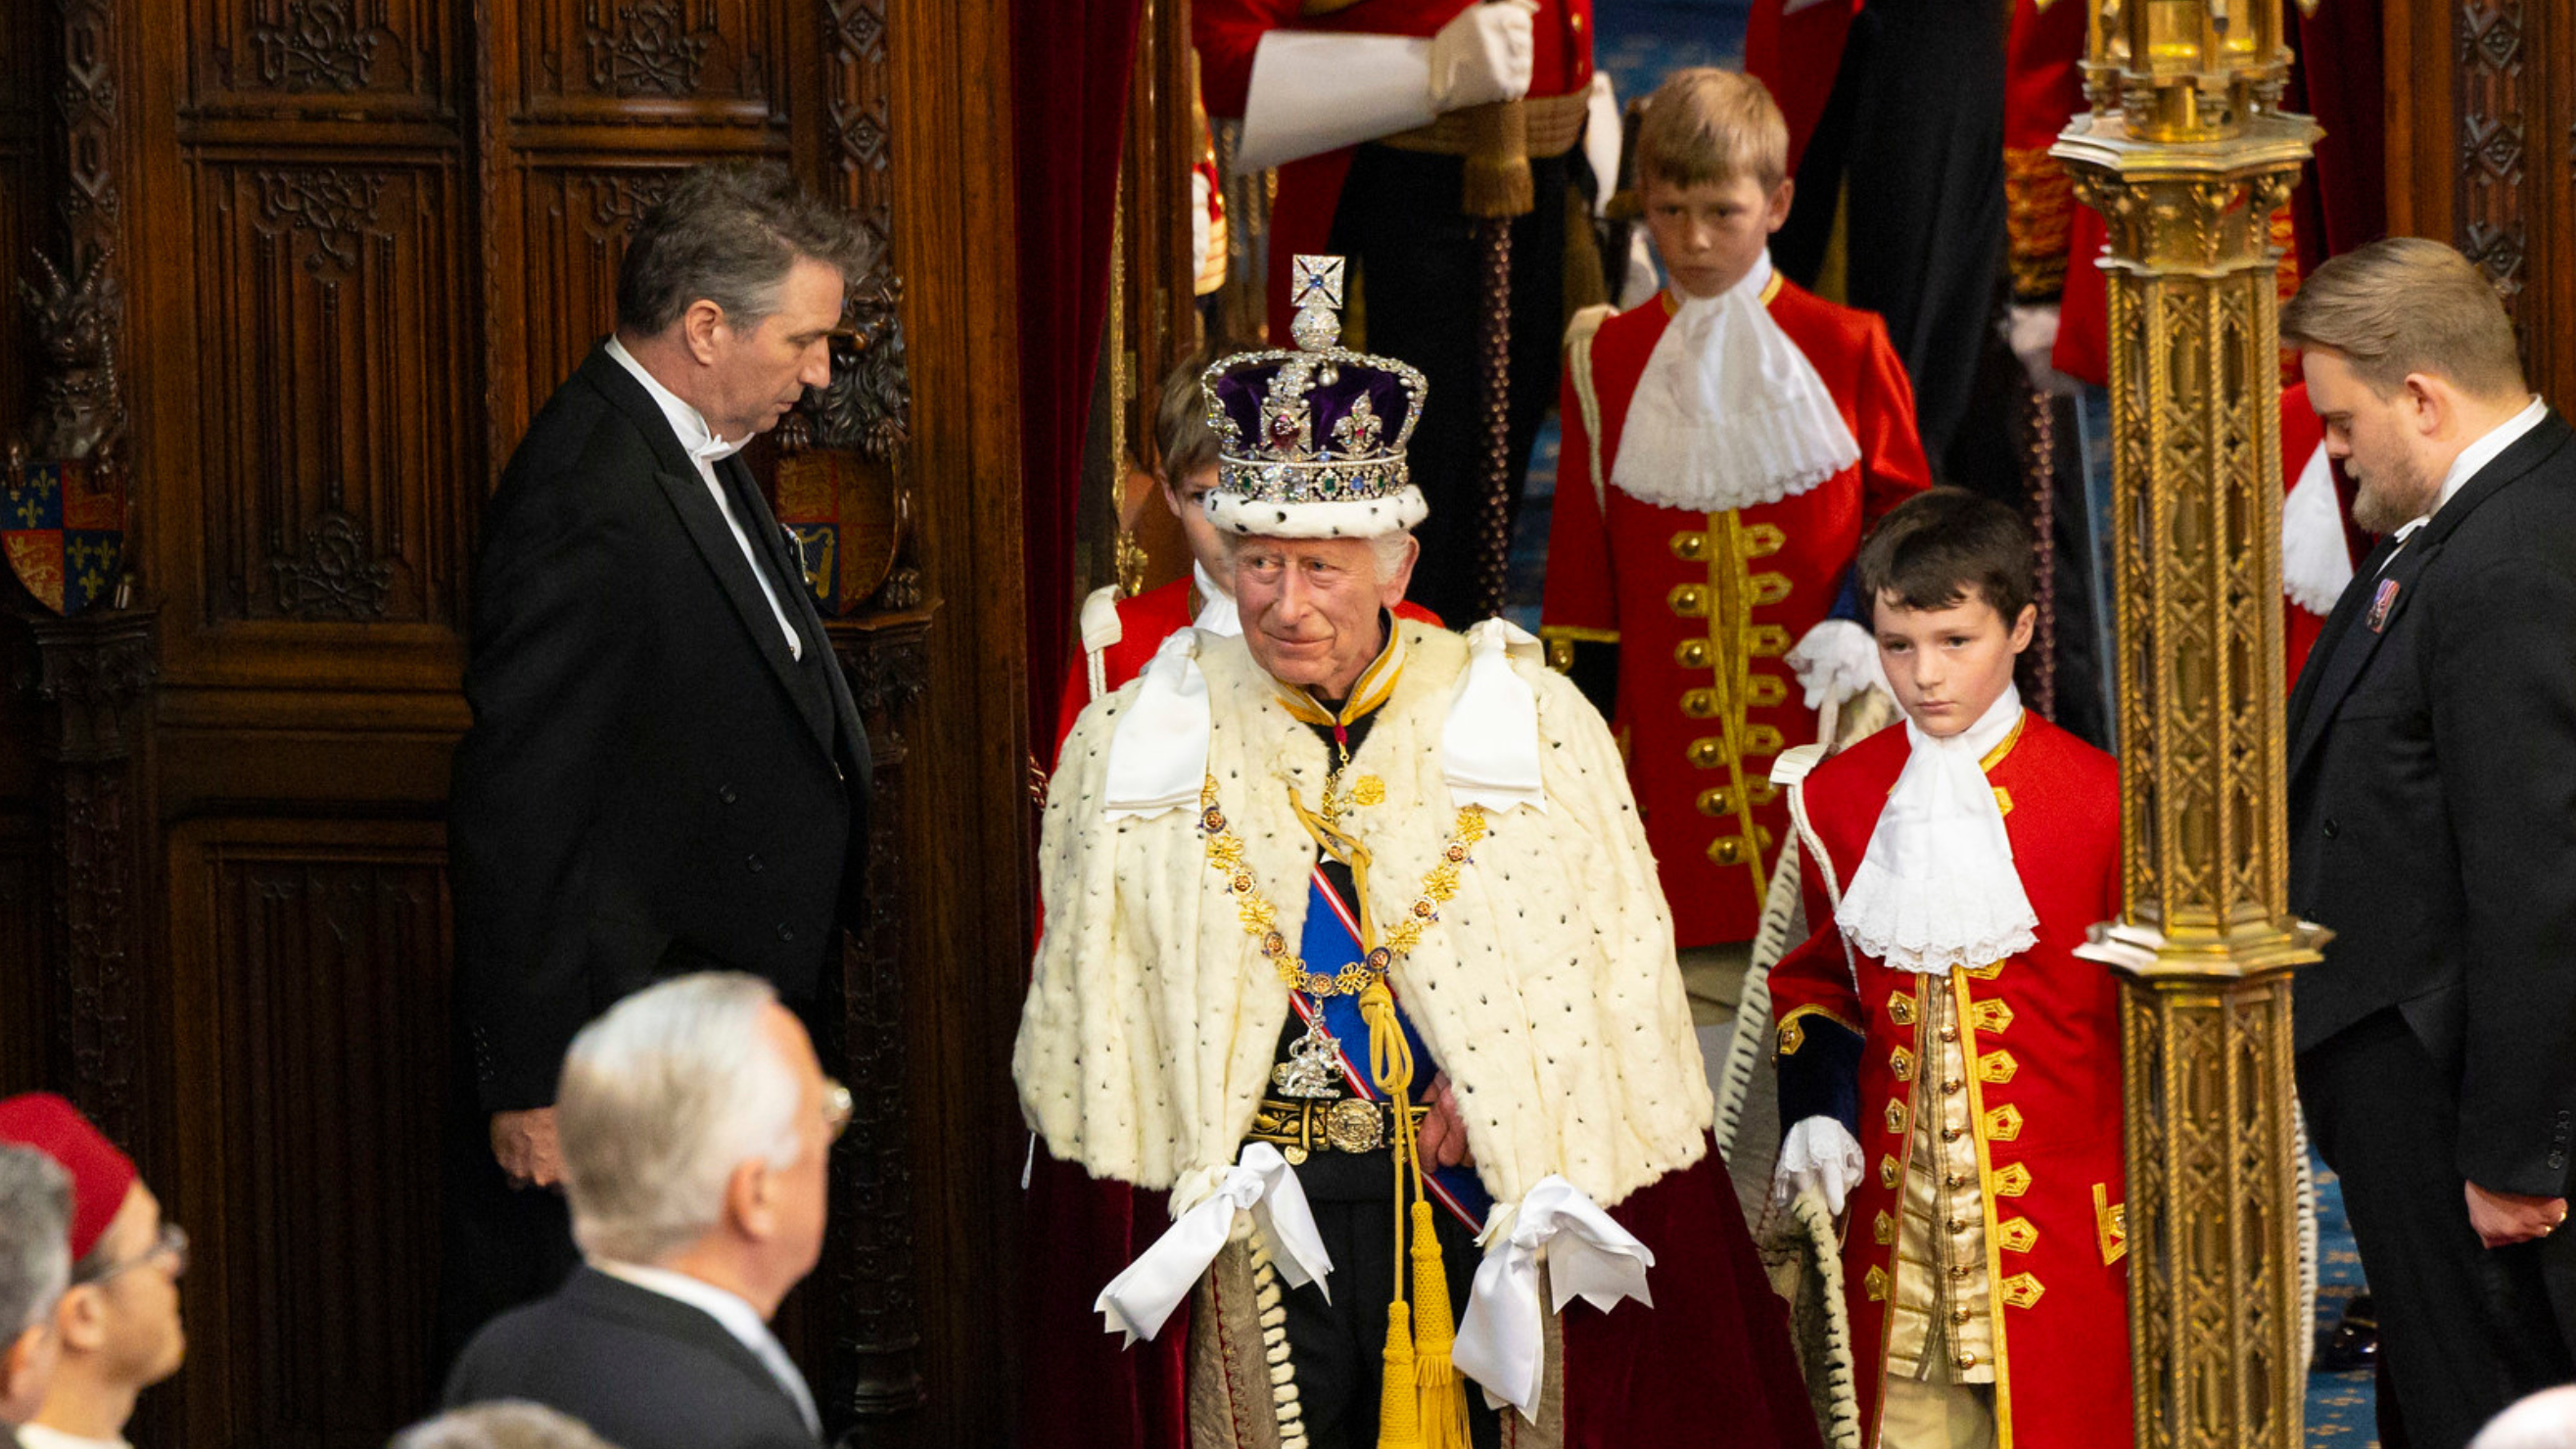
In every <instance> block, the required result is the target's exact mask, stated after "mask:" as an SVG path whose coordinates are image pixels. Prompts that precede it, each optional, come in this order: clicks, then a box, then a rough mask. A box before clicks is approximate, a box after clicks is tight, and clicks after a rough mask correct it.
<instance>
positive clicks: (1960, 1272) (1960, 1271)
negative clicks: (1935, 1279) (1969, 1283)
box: [1950, 1268, 1968, 1278]
mask: <svg viewBox="0 0 2576 1449" xmlns="http://www.w3.org/2000/svg"><path fill="white" fill-rule="evenodd" d="M1950 1276H1951V1277H1953V1278H1965V1277H1967V1276H1968V1270H1967V1269H1965V1268H1952V1269H1951V1270H1950Z"/></svg>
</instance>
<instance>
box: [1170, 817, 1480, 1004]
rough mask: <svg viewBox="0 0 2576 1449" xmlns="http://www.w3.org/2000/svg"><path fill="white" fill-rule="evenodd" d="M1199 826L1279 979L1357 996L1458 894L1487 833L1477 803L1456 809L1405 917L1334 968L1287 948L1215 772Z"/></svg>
mask: <svg viewBox="0 0 2576 1449" xmlns="http://www.w3.org/2000/svg"><path fill="white" fill-rule="evenodd" d="M1199 829H1200V830H1201V831H1202V832H1203V833H1204V834H1205V835H1206V836H1207V859H1208V867H1209V868H1210V869H1212V870H1214V871H1215V872H1216V873H1217V874H1218V875H1219V876H1221V877H1223V878H1224V880H1225V885H1226V889H1227V890H1228V891H1231V892H1232V893H1233V894H1234V896H1235V914H1236V916H1237V918H1238V919H1240V920H1241V921H1242V922H1243V930H1244V934H1245V935H1248V936H1252V937H1254V938H1256V939H1258V940H1259V941H1260V942H1261V954H1262V956H1263V957H1264V958H1266V959H1267V960H1268V961H1269V962H1270V963H1271V965H1272V966H1273V968H1274V969H1276V970H1277V971H1278V973H1279V980H1280V981H1281V983H1282V984H1284V985H1286V986H1287V987H1288V988H1289V989H1290V990H1292V991H1303V992H1306V993H1308V994H1309V995H1313V996H1357V995H1359V994H1360V993H1361V992H1363V991H1366V990H1367V989H1368V988H1369V983H1371V982H1373V981H1376V980H1377V979H1379V978H1380V977H1382V976H1384V975H1386V973H1387V971H1388V970H1389V969H1390V968H1391V967H1392V966H1394V964H1395V958H1396V957H1397V956H1400V955H1402V954H1404V953H1405V952H1408V951H1410V950H1412V949H1413V948H1414V946H1415V945H1416V944H1418V943H1419V942H1420V941H1421V940H1422V930H1423V928H1424V927H1425V926H1428V925H1430V924H1431V923H1432V922H1433V921H1436V920H1438V919H1439V918H1440V907H1441V906H1442V905H1443V904H1444V903H1446V902H1447V901H1448V900H1449V899H1450V898H1451V897H1452V896H1455V895H1456V894H1457V893H1458V872H1459V869H1460V868H1461V867H1463V866H1465V865H1466V864H1467V863H1468V860H1469V858H1470V856H1471V854H1472V852H1473V851H1474V849H1475V845H1476V842H1477V841H1479V840H1482V839H1484V838H1485V831H1486V824H1485V808H1484V807H1483V806H1481V805H1470V806H1468V807H1466V808H1465V809H1463V810H1461V811H1459V812H1458V823H1457V826H1456V828H1455V829H1453V830H1452V831H1451V832H1450V835H1449V843H1448V844H1447V845H1445V846H1443V847H1442V848H1441V851H1440V862H1439V864H1437V865H1434V866H1433V867H1432V868H1431V870H1430V872H1429V873H1428V874H1426V875H1424V876H1423V878H1422V893H1421V894H1420V895H1418V896H1416V897H1414V900H1413V904H1412V906H1411V907H1409V908H1408V909H1407V910H1406V911H1405V913H1404V916H1403V918H1402V919H1401V920H1399V921H1398V922H1397V923H1396V926H1395V928H1394V929H1393V930H1391V931H1389V932H1387V935H1386V940H1385V941H1384V942H1383V943H1381V944H1380V945H1378V946H1377V947H1375V948H1374V949H1372V950H1371V951H1370V952H1369V953H1368V960H1367V961H1366V962H1359V961H1353V962H1351V963H1350V964H1348V965H1346V966H1344V967H1343V968H1342V969H1341V970H1339V971H1335V972H1323V971H1309V970H1307V969H1306V962H1305V960H1304V958H1302V957H1300V956H1299V955H1298V954H1297V953H1296V952H1294V951H1291V950H1290V949H1288V938H1287V937H1286V936H1284V935H1282V934H1281V933H1280V931H1279V908H1278V907H1277V906H1276V905H1273V904H1272V903H1271V902H1270V900H1269V899H1268V898H1267V897H1265V896H1263V895H1262V894H1261V892H1260V891H1259V890H1258V889H1256V888H1255V886H1254V882H1253V879H1252V871H1251V870H1250V868H1248V867H1246V866H1245V865H1244V863H1243V841H1242V840H1241V839H1240V838H1238V837H1237V836H1236V835H1235V834H1234V832H1233V831H1232V830H1231V829H1229V828H1228V826H1227V823H1226V818H1225V811H1224V810H1222V809H1220V808H1219V807H1218V805H1217V798H1216V777H1215V776H1213V775H1211V776H1209V777H1208V780H1207V783H1206V784H1205V785H1204V786H1202V787H1201V788H1200V790H1199Z"/></svg>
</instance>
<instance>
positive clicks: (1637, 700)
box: [1539, 68, 1930, 1024]
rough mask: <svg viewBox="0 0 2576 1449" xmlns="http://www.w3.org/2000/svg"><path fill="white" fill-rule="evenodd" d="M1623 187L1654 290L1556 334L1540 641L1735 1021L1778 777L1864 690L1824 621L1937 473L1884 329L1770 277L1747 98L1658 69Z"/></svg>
mask: <svg viewBox="0 0 2576 1449" xmlns="http://www.w3.org/2000/svg"><path fill="white" fill-rule="evenodd" d="M1637 175H1638V179H1639V182H1640V185H1641V187H1642V189H1643V193H1644V201H1645V211H1646V226H1647V229H1648V231H1649V232H1650V233H1652V235H1653V237H1654V241H1655V250H1656V254H1657V255H1658V257H1659V258H1660V259H1661V260H1662V263H1663V267H1664V271H1665V274H1666V277H1667V279H1668V283H1669V285H1668V287H1667V289H1666V290H1665V291H1664V292H1662V293H1660V294H1659V295H1657V296H1656V297H1655V298H1654V299H1653V300H1652V301H1649V302H1647V303H1646V304H1645V305H1643V306H1640V307H1635V308H1632V309H1630V310H1629V311H1627V312H1623V313H1621V314H1619V315H1618V316H1615V317H1610V318H1608V320H1606V321H1605V320H1601V318H1602V314H1603V312H1604V311H1606V309H1595V310H1593V311H1588V312H1586V313H1585V314H1584V315H1583V316H1582V317H1578V318H1577V319H1576V321H1575V325H1574V327H1573V329H1572V330H1571V332H1570V333H1569V336H1568V341H1567V366H1566V383H1565V392H1564V401H1563V412H1564V418H1565V442H1564V450H1563V453H1562V455H1561V458H1560V462H1559V464H1558V470H1559V471H1558V478H1559V481H1558V484H1557V489H1556V508H1555V513H1554V516H1553V521H1552V523H1551V526H1550V532H1549V537H1548V559H1547V591H1546V600H1545V603H1544V606H1543V608H1542V610H1541V613H1540V618H1541V621H1542V624H1541V628H1540V630H1539V633H1540V635H1541V637H1542V638H1544V639H1545V640H1546V641H1547V647H1548V658H1549V661H1550V662H1551V663H1553V664H1555V665H1556V666H1557V667H1558V668H1560V669H1564V670H1566V671H1567V672H1568V673H1570V674H1571V675H1572V676H1573V678H1574V681H1575V683H1576V684H1577V685H1578V686H1580V687H1581V688H1582V689H1583V691H1584V693H1585V695H1586V696H1587V697H1589V698H1590V699H1591V700H1592V702H1593V704H1594V705H1595V706H1596V707H1597V708H1599V709H1600V710H1601V712H1602V713H1603V714H1605V715H1608V716H1609V717H1610V720H1611V723H1612V726H1613V728H1614V729H1616V730H1617V732H1618V734H1619V736H1620V742H1621V744H1622V745H1623V746H1625V748H1626V754H1627V762H1628V778H1629V781H1630V783H1631V785H1633V786H1634V788H1635V790H1636V795H1637V810H1638V813H1639V815H1640V817H1641V818H1642V819H1643V820H1644V821H1645V826H1646V839H1647V840H1648V841H1649V842H1650V843H1651V844H1652V845H1653V847H1654V852H1655V859H1656V862H1657V865H1658V871H1659V873H1660V875H1661V877H1662V881H1663V887H1664V894H1665V896H1666V897H1667V898H1668V899H1670V900H1671V902H1672V908H1673V929H1674V936H1675V940H1676V942H1677V943H1678V944H1679V946H1680V947H1681V948H1682V969H1683V976H1684V979H1685V981H1686V982H1688V983H1689V985H1690V986H1691V990H1692V994H1693V995H1694V996H1695V997H1699V998H1703V999H1709V998H1713V999H1715V1000H1718V1001H1730V1000H1731V999H1732V997H1733V994H1734V990H1735V987H1734V985H1733V983H1732V982H1731V981H1730V980H1728V978H1729V977H1730V976H1732V975H1735V974H1737V973H1740V972H1741V970H1742V967H1743V963H1744V960H1745V957H1746V956H1747V955H1748V954H1749V953H1748V950H1747V945H1746V943H1749V942H1750V941H1751V940H1752V938H1753V935H1754V930H1755V927H1756V926H1757V924H1758V923H1759V921H1760V919H1761V911H1762V902H1763V899H1764V896H1765V894H1766V891H1767V889H1768V885H1769V880H1770V873H1771V869H1772V867H1773V866H1774V865H1776V864H1777V863H1778V860H1779V853H1780V850H1781V848H1782V847H1783V846H1784V845H1785V844H1786V843H1787V838H1788V817H1787V815H1786V813H1785V812H1784V811H1783V809H1782V806H1781V802H1780V799H1779V797H1778V794H1777V792H1776V791H1775V790H1774V789H1773V788H1772V786H1771V784H1770V782H1769V780H1768V778H1767V776H1768V775H1769V773H1770V769H1771V763H1772V761H1773V759H1775V758H1776V757H1777V756H1778V755H1779V753H1780V752H1781V751H1782V750H1784V749H1787V748H1790V747H1792V746H1796V745H1801V744H1804V743H1806V742H1807V741H1809V740H1813V739H1815V738H1817V737H1818V725H1819V723H1820V720H1819V710H1820V709H1821V710H1822V711H1823V712H1824V713H1825V715H1826V716H1828V717H1830V716H1832V715H1834V714H1835V713H1837V712H1838V710H1839V706H1840V703H1841V701H1842V700H1843V699H1845V698H1847V697H1849V695H1850V694H1852V693H1854V692H1856V691H1857V690H1859V689H1860V688H1863V687H1865V686H1866V685H1868V684H1870V683H1872V682H1874V681H1872V680H1871V679H1870V673H1871V670H1872V665H1871V659H1872V657H1873V654H1872V651H1871V649H1870V647H1869V642H1868V637H1867V635H1866V633H1865V632H1864V631H1863V630H1862V629H1860V628H1859V627H1857V626H1856V625H1854V624H1853V623H1852V622H1851V621H1849V620H1848V619H1835V618H1832V617H1830V616H1831V615H1832V613H1833V610H1834V604H1835V602H1836V599H1837V596H1838V595H1839V594H1840V592H1841V591H1842V589H1843V585H1844V575H1845V573H1846V572H1847V571H1848V570H1849V568H1850V567H1851V560H1852V554H1853V552H1854V550H1856V549H1858V548H1859V547H1860V541H1861V536H1862V534H1863V533H1864V532H1865V531H1866V530H1867V528H1868V526H1869V525H1870V524H1871V523H1873V522H1875V521H1876V520H1877V519H1878V518H1879V516H1880V515H1882V514H1884V513H1885V512H1887V510H1888V509H1890V508H1892V507H1894V506H1895V505H1896V504H1897V503H1899V502H1901V501H1903V500H1904V499H1905V498H1907V497H1909V496H1911V495H1912V494H1914V493H1916V492H1918V491H1919V490H1921V489H1922V488H1924V487H1925V486H1927V485H1928V484H1929V482H1930V470H1929V469H1928V467H1927V466H1926V465H1925V463H1924V459H1923V448H1922V445H1921V444H1920V443H1919V442H1917V441H1916V438H1915V434H1914V394H1913V389H1912V388H1911V387H1910V386H1909V384H1908V383H1907V381H1906V378H1905V372H1904V369H1903V368H1902V367H1901V366H1900V365H1899V363H1898V362H1897V357H1896V351H1895V349H1894V348H1893V347H1891V346H1890V345H1889V343H1888V339H1887V328H1886V326H1885V324H1883V323H1881V322H1880V321H1879V319H1878V318H1877V317H1875V316H1873V315H1871V314H1869V313H1866V312H1857V311H1853V310H1852V309H1850V308H1848V307H1841V306H1837V305H1835V304H1834V303H1831V302H1827V301H1823V300H1821V299H1819V298H1817V297H1815V296H1812V295H1810V294H1809V293H1807V292H1805V291H1803V290H1801V289H1800V288H1798V287H1797V286H1795V285H1793V284H1791V283H1789V282H1787V281H1786V280H1784V279H1783V278H1782V277H1781V276H1780V275H1779V274H1778V273H1776V272H1774V271H1773V270H1772V269H1771V261H1770V253H1769V242H1770V237H1771V233H1772V232H1774V231H1776V230H1778V229H1779V226H1780V224H1781V222H1782V221H1783V220H1784V219H1785V218H1786V217H1787V216H1788V214H1789V196H1790V190H1791V182H1790V180H1789V175H1788V130H1787V125H1786V123H1785V122H1784V121H1783V120H1782V119H1781V115H1780V108H1779V107H1778V106H1777V105H1775V104H1773V102H1772V99H1771V95H1770V92H1768V91H1766V90H1764V89H1763V87H1762V83H1761V82H1759V81H1756V80H1752V79H1749V78H1747V77H1745V76H1741V75H1737V74H1734V73H1732V72H1729V71H1722V70H1714V69H1707V68H1699V69H1692V70H1683V71H1677V72H1675V73H1674V74H1673V75H1672V76H1671V77H1669V78H1668V79H1666V80H1665V82H1664V84H1663V86H1662V87H1661V88H1660V89H1658V90H1657V91H1656V92H1655V94H1654V97H1653V99H1652V100H1650V101H1649V102H1648V103H1647V106H1646V113H1645V118H1644V120H1643V121H1642V122H1641V123H1640V126H1639V129H1638V135H1637ZM1703 1024H1706V1023H1705V1022H1704V1023H1703Z"/></svg>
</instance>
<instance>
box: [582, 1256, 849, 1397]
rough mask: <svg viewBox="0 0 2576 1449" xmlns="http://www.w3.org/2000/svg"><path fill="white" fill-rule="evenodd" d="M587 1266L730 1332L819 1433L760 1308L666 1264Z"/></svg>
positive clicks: (808, 1393) (801, 1378)
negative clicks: (684, 1307) (681, 1305)
mask: <svg viewBox="0 0 2576 1449" xmlns="http://www.w3.org/2000/svg"><path fill="white" fill-rule="evenodd" d="M590 1266H592V1267H593V1268H596V1269H598V1270H599V1271H600V1272H602V1273H605V1274H607V1275H608V1276H609V1277H611V1278H614V1279H616V1280H617V1281H619V1282H621V1283H629V1284H632V1285H634V1286H635V1287H638V1288H641V1289H643V1290H644V1291H645V1292H647V1293H659V1294H661V1295H662V1296H663V1297H665V1298H669V1299H672V1300H675V1301H677V1302H680V1303H685V1304H687V1305H689V1306H690V1307H691V1308H695V1309H697V1310H698V1311H699V1312H701V1313H704V1314H705V1315H707V1316H708V1317H709V1318H712V1319H714V1320H715V1321H716V1322H717V1324H719V1325H720V1326H722V1327H723V1329H724V1331H725V1332H727V1333H729V1334H732V1335H733V1336H734V1338H735V1339H736V1340H737V1341H739V1342H740V1343H741V1344H742V1346H743V1347H745V1348H747V1349H750V1350H751V1353H752V1357H754V1358H757V1359H759V1360H760V1361H761V1363H762V1365H764V1366H765V1367H767V1368H768V1370H769V1373H770V1376H771V1377H772V1378H775V1379H777V1380H778V1386H779V1387H780V1388H782V1389H785V1390H786V1391H787V1396H788V1397H789V1398H791V1399H794V1400H795V1401H796V1411H797V1412H798V1413H800V1414H802V1415H804V1416H805V1427H806V1428H808V1429H811V1430H813V1431H814V1433H815V1434H816V1435H817V1436H818V1437H819V1436H820V1435H821V1434H822V1432H823V1420H822V1416H821V1415H819V1414H817V1413H816V1412H815V1410H814V1393H813V1390H811V1389H809V1388H807V1387H806V1386H805V1375H803V1374H802V1373H799V1372H797V1369H796V1363H795V1360H793V1359H790V1358H789V1357H788V1356H787V1350H786V1349H785V1348H784V1347H782V1346H780V1344H779V1342H778V1338H777V1335H775V1334H773V1333H771V1332H770V1331H769V1325H768V1324H766V1323H763V1322H762V1321H761V1319H760V1310H759V1309H757V1308H754V1307H752V1306H751V1304H750V1303H748V1302H746V1301H745V1300H744V1299H743V1298H742V1297H741V1296H740V1295H739V1294H735V1293H728V1292H726V1291H725V1290H724V1289H722V1288H719V1287H717V1286H716V1285H714V1284H713V1283H710V1282H707V1281H706V1280H705V1279H703V1278H692V1277H690V1276H689V1275H688V1274H686V1273H675V1272H673V1271H671V1270H670V1269H668V1268H654V1267H648V1266H645V1265H644V1264H641V1263H619V1262H615V1261H613V1260H610V1259H607V1258H593V1259H591V1260H590Z"/></svg>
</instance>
